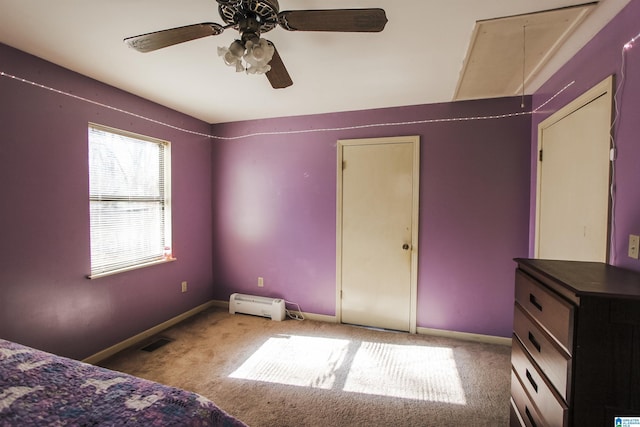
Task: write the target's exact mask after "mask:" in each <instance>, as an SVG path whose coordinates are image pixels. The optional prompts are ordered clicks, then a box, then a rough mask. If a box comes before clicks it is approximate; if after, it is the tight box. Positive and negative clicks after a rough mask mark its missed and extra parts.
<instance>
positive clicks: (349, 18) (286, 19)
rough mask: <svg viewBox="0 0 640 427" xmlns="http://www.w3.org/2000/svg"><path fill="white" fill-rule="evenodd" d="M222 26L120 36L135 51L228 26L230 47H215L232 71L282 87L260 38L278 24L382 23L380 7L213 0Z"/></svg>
mask: <svg viewBox="0 0 640 427" xmlns="http://www.w3.org/2000/svg"><path fill="white" fill-rule="evenodd" d="M216 1H217V2H218V11H219V13H220V16H221V17H222V19H223V20H224V22H225V23H226V24H227V25H220V24H216V23H213V22H204V23H200V24H193V25H186V26H184V27H178V28H171V29H167V30H161V31H155V32H152V33H147V34H141V35H139V36H134V37H128V38H126V39H124V42H125V43H127V44H128V45H129V46H130V47H132V48H133V49H135V50H137V51H139V52H151V51H154V50H157V49H161V48H163V47H168V46H172V45H175V44H178V43H183V42H187V41H190V40H195V39H199V38H202V37H207V36H217V35H219V34H222V33H223V32H224V30H226V29H227V28H234V29H235V30H237V31H238V32H239V33H240V39H238V40H235V41H234V42H233V43H231V46H229V48H218V55H220V56H222V57H223V58H224V61H225V63H226V64H227V65H229V66H235V67H236V71H246V72H247V73H250V74H263V73H264V74H266V76H267V78H268V79H269V82H270V83H271V86H273V88H275V89H281V88H285V87H288V86H291V85H292V84H293V81H292V80H291V77H290V76H289V73H288V72H287V69H286V68H285V66H284V63H283V62H282V59H281V58H280V55H279V54H278V51H277V50H276V48H275V45H274V44H273V43H272V42H270V41H268V40H265V39H262V38H260V34H261V33H266V32H268V31H271V30H272V29H274V28H275V27H277V26H278V25H279V26H280V27H282V28H284V29H285V30H289V31H337V32H380V31H382V30H383V29H384V27H385V25H386V23H387V16H386V14H385V11H384V10H383V9H377V8H374V9H325V10H289V11H282V12H280V11H279V5H278V0H216Z"/></svg>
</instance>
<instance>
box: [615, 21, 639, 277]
mask: <svg viewBox="0 0 640 427" xmlns="http://www.w3.org/2000/svg"><path fill="white" fill-rule="evenodd" d="M638 39H640V33H638V34H637V35H636V36H635V37H633V38H632V39H631V40H629V41H628V42H627V43H625V44H624V46H622V50H621V52H620V55H621V61H620V81H619V82H618V85H617V86H616V91H615V93H614V94H613V108H614V113H613V121H612V122H611V130H610V132H609V135H610V138H611V186H610V187H609V192H610V195H611V259H610V260H609V262H610V263H612V264H615V263H616V261H617V255H618V253H617V251H616V249H617V248H616V159H617V155H618V153H617V150H618V147H617V144H616V137H615V132H616V128H617V127H618V125H619V122H620V118H621V112H620V102H621V101H622V95H623V93H624V86H625V83H626V72H627V52H628V51H629V50H631V48H633V45H634V43H635V42H636V40H638Z"/></svg>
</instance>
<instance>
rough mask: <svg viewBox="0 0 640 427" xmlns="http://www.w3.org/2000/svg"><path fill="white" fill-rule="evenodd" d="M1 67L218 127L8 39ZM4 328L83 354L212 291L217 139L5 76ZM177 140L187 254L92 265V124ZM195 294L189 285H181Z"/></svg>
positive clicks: (125, 105)
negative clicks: (107, 267) (121, 268)
mask: <svg viewBox="0 0 640 427" xmlns="http://www.w3.org/2000/svg"><path fill="white" fill-rule="evenodd" d="M0 64H2V65H1V67H2V68H1V70H0V71H4V72H5V73H7V74H12V75H16V76H18V77H22V78H25V79H29V80H32V81H35V82H38V83H41V84H44V85H49V86H52V87H54V88H56V89H60V90H62V91H65V92H70V93H73V94H75V95H79V96H83V97H87V98H90V99H92V100H96V101H99V102H102V103H105V104H109V105H112V106H116V107H119V108H122V109H125V110H129V111H132V112H135V113H138V114H141V115H144V116H147V117H152V118H154V119H156V120H160V121H164V122H169V123H171V124H173V125H176V126H181V127H185V128H189V129H193V130H196V131H199V132H205V133H207V132H209V129H210V128H209V125H207V124H205V123H203V122H201V121H198V120H195V119H193V118H190V117H187V116H184V115H182V114H178V113H176V112H174V111H171V110H169V109H166V108H164V107H160V106H158V105H155V104H153V103H151V102H148V101H144V100H142V99H140V98H137V97H134V96H132V95H130V94H127V93H124V92H122V91H119V90H116V89H114V88H112V87H109V86H106V85H103V84H100V83H98V82H96V81H94V80H91V79H89V78H86V77H83V76H81V75H78V74H75V73H72V72H70V71H68V70H65V69H62V68H60V67H57V66H55V65H53V64H51V63H48V62H45V61H42V60H40V59H37V58H35V57H32V56H30V55H27V54H25V53H23V52H20V51H17V50H15V49H12V48H10V47H8V46H5V45H1V44H0ZM0 94H2V95H1V98H0V100H1V101H0V182H2V185H1V186H0V200H2V208H0V236H1V237H0V242H1V244H2V256H0V337H2V338H5V339H10V340H13V341H17V342H20V343H23V344H26V345H30V346H34V347H37V348H41V349H44V350H47V351H52V352H55V353H58V354H62V355H65V356H70V357H75V358H83V357H87V356H89V355H91V354H94V353H95V352H97V351H100V350H103V349H105V348H107V347H108V346H110V345H113V344H115V343H117V342H119V341H121V340H124V339H126V338H129V337H131V336H133V335H135V334H136V333H139V332H141V331H143V330H145V329H148V328H150V327H152V326H155V325H157V324H158V323H161V322H163V321H165V320H167V319H169V318H171V317H173V316H176V315H178V314H181V313H183V312H185V311H187V310H189V309H191V308H193V307H195V306H197V305H199V304H202V303H205V302H207V301H209V300H210V299H211V297H212V276H213V274H212V267H211V262H210V260H211V254H212V247H211V222H212V220H211V218H212V217H211V164H210V161H209V159H210V156H211V142H210V140H209V139H208V138H206V137H204V138H203V137H199V136H192V135H189V134H185V133H181V132H178V131H174V130H171V129H169V128H166V127H163V126H159V125H156V124H152V123H150V122H148V121H143V120H140V119H137V118H134V117H131V116H128V115H124V114H122V113H118V112H115V111H112V110H109V109H106V108H102V107H98V106H96V105H92V104H89V103H86V102H82V101H79V100H76V99H73V98H70V97H67V96H64V95H60V94H57V93H54V92H51V91H47V90H44V89H41V88H38V87H34V86H31V85H28V84H24V83H21V82H18V81H16V80H13V79H10V78H7V77H0ZM90 121H91V122H96V123H100V124H104V125H107V126H113V127H116V128H120V129H125V130H128V131H132V132H137V133H141V134H145V135H149V136H153V137H157V138H161V139H166V140H169V141H171V142H172V169H173V182H172V185H173V202H174V203H173V252H174V254H175V256H176V257H177V258H178V261H175V262H172V263H168V264H163V265H158V266H154V267H148V268H144V269H140V270H135V271H131V272H127V273H121V274H118V275H114V276H110V277H104V278H101V279H96V280H88V279H86V278H85V276H86V274H87V273H88V272H89V265H90V261H89V256H90V254H89V201H88V157H87V124H88V122H90ZM183 280H187V281H188V282H189V291H188V292H187V293H185V294H182V293H181V292H180V282H181V281H183Z"/></svg>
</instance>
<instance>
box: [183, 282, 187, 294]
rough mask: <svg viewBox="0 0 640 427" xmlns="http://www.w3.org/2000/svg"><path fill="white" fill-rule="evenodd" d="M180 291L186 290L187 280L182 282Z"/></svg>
mask: <svg viewBox="0 0 640 427" xmlns="http://www.w3.org/2000/svg"><path fill="white" fill-rule="evenodd" d="M182 292H187V282H186V281H185V282H182Z"/></svg>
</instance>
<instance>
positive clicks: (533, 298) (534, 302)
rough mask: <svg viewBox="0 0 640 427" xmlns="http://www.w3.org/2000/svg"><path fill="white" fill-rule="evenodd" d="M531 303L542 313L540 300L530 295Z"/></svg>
mask: <svg viewBox="0 0 640 427" xmlns="http://www.w3.org/2000/svg"><path fill="white" fill-rule="evenodd" d="M529 302H530V303H531V304H532V305H533V306H534V307H535V308H537V309H538V310H540V311H542V304H540V303H539V302H538V299H537V298H536V296H535V295H534V294H529Z"/></svg>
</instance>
